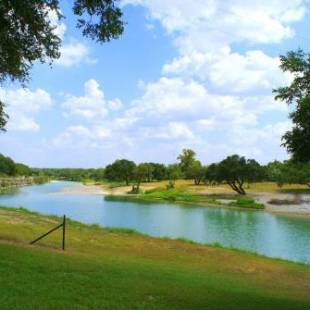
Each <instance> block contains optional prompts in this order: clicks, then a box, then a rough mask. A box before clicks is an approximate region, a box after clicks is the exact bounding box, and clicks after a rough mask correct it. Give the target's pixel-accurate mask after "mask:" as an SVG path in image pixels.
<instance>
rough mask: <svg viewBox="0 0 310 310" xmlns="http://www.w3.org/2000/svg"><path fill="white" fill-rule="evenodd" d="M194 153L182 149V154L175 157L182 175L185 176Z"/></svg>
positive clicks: (192, 161) (193, 159)
mask: <svg viewBox="0 0 310 310" xmlns="http://www.w3.org/2000/svg"><path fill="white" fill-rule="evenodd" d="M195 156H196V153H195V152H194V151H193V150H191V149H183V150H182V153H181V154H180V155H179V156H178V157H177V159H178V160H179V162H180V163H179V165H180V168H181V171H182V173H184V175H185V176H186V174H187V172H188V168H189V167H190V166H191V165H192V164H193V163H194V161H195Z"/></svg>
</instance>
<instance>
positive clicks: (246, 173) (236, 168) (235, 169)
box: [208, 155, 262, 195]
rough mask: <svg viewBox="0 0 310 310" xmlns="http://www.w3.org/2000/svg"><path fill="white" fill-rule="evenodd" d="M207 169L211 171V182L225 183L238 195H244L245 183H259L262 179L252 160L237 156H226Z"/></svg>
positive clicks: (257, 166)
mask: <svg viewBox="0 0 310 310" xmlns="http://www.w3.org/2000/svg"><path fill="white" fill-rule="evenodd" d="M208 169H211V170H212V173H210V174H209V177H212V178H213V181H215V182H218V183H221V182H224V183H227V184H228V185H229V186H230V187H231V188H232V189H233V190H234V191H235V192H237V193H238V194H240V195H245V194H246V192H245V189H244V184H245V182H254V181H259V180H261V177H262V172H261V171H262V168H261V166H260V165H259V164H258V163H257V162H256V161H255V160H254V159H246V158H245V157H240V156H239V155H232V156H228V157H227V158H225V159H224V160H222V161H221V162H220V163H218V164H213V165H210V166H209V167H208ZM260 170H261V171H260Z"/></svg>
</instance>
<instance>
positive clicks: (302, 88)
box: [274, 49, 310, 162]
mask: <svg viewBox="0 0 310 310" xmlns="http://www.w3.org/2000/svg"><path fill="white" fill-rule="evenodd" d="M280 61H281V65H280V67H281V69H282V70H283V71H284V72H290V73H291V74H292V75H293V77H294V78H293V81H292V82H291V84H290V85H288V86H285V87H280V88H277V89H275V90H274V93H275V94H276V96H275V99H276V100H282V101H285V102H286V103H288V104H292V103H294V104H296V110H295V111H294V112H292V113H291V114H290V118H291V120H292V122H293V124H294V126H293V128H292V130H290V131H288V132H286V133H285V135H284V136H283V137H282V140H283V145H284V146H285V147H286V148H287V150H288V152H289V153H290V154H292V159H293V160H294V161H296V162H309V161H310V54H306V53H304V52H303V51H302V50H300V49H299V50H297V51H296V52H295V51H291V52H288V54H287V55H286V56H281V57H280Z"/></svg>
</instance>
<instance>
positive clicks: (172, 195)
mask: <svg viewBox="0 0 310 310" xmlns="http://www.w3.org/2000/svg"><path fill="white" fill-rule="evenodd" d="M104 198H105V200H108V201H133V202H163V201H165V202H167V201H168V202H176V203H186V204H195V205H202V206H210V205H214V206H221V205H222V206H226V207H229V206H231V207H238V208H247V209H264V208H265V206H264V205H262V204H259V203H256V202H255V200H254V199H253V198H250V197H247V196H238V195H233V196H232V195H227V194H225V195H206V194H200V193H195V192H191V191H190V190H188V188H174V189H164V188H154V189H151V190H147V191H145V192H142V193H140V194H133V195H132V194H127V195H105V197H104ZM219 199H222V200H225V199H230V200H234V201H233V202H231V203H229V201H228V203H226V204H223V202H222V201H220V200H219Z"/></svg>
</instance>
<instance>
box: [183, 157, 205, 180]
mask: <svg viewBox="0 0 310 310" xmlns="http://www.w3.org/2000/svg"><path fill="white" fill-rule="evenodd" d="M205 172H206V169H205V168H204V167H203V166H202V164H201V162H200V161H199V160H194V161H193V162H192V163H191V164H190V165H189V167H188V168H187V177H188V178H189V179H194V183H195V185H199V184H200V182H201V180H202V179H203V178H204V176H205Z"/></svg>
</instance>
